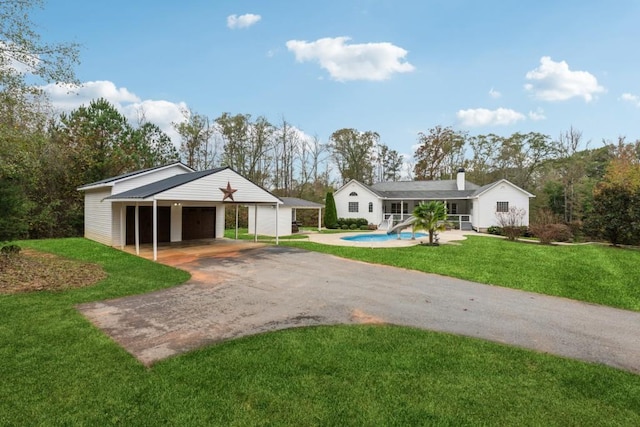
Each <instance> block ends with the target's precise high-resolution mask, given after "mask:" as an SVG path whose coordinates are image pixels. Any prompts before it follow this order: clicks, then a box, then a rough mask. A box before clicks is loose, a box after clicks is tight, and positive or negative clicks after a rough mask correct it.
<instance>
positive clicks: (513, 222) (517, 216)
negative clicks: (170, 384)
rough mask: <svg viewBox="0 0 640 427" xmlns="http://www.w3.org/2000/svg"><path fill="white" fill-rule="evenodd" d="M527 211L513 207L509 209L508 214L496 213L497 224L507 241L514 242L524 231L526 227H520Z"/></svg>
mask: <svg viewBox="0 0 640 427" xmlns="http://www.w3.org/2000/svg"><path fill="white" fill-rule="evenodd" d="M526 215H527V211H526V210H524V209H521V208H517V207H515V206H513V207H511V208H509V211H508V212H496V218H497V219H498V224H499V225H500V226H501V227H502V231H503V233H504V235H505V236H507V239H509V240H516V239H517V238H518V237H520V236H522V235H523V234H524V232H525V231H526V227H523V226H522V222H523V220H524V217H525V216H526Z"/></svg>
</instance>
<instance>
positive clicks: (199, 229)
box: [78, 162, 291, 259]
mask: <svg viewBox="0 0 640 427" xmlns="http://www.w3.org/2000/svg"><path fill="white" fill-rule="evenodd" d="M78 190H79V191H82V192H84V201H85V203H84V220H85V231H84V236H85V237H86V238H88V239H91V240H95V241H97V242H100V243H104V244H105V245H109V246H119V247H122V248H124V246H125V245H133V244H135V245H136V252H137V253H139V247H140V244H142V243H153V253H154V259H157V245H158V243H160V242H180V241H185V240H194V239H203V238H220V237H224V228H225V210H226V209H227V208H229V207H230V208H232V209H237V206H239V205H250V206H254V208H255V207H257V206H268V207H269V209H273V212H274V214H273V215H272V216H270V217H268V218H265V220H266V221H272V222H273V229H274V234H273V235H274V236H275V237H276V243H277V241H278V236H279V234H280V233H279V232H280V230H279V229H278V224H280V222H279V221H278V211H279V206H281V205H282V204H283V202H282V200H281V199H280V198H278V197H276V196H275V195H273V194H271V193H270V192H269V191H267V190H265V189H264V188H262V187H260V186H258V185H256V184H254V183H253V182H251V181H249V180H248V179H246V178H245V177H243V176H242V175H240V174H239V173H237V172H236V171H234V170H233V169H231V168H229V167H221V168H216V169H211V170H206V171H194V170H193V169H191V168H189V167H188V166H186V165H184V164H182V163H180V162H177V163H173V164H170V165H166V166H160V167H155V168H150V169H144V170H139V171H135V172H131V173H127V174H124V175H120V176H116V177H113V178H108V179H104V180H101V181H97V182H93V183H91V184H86V185H83V186H81V187H79V188H78ZM260 221H262V219H261V218H260V215H258V222H260ZM236 225H237V224H236ZM290 229H291V223H290V222H289V231H288V232H287V231H286V227H285V229H284V230H283V231H284V232H285V234H290Z"/></svg>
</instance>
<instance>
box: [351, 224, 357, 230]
mask: <svg viewBox="0 0 640 427" xmlns="http://www.w3.org/2000/svg"><path fill="white" fill-rule="evenodd" d="M357 229H358V226H357V225H356V224H351V225H350V226H349V230H357Z"/></svg>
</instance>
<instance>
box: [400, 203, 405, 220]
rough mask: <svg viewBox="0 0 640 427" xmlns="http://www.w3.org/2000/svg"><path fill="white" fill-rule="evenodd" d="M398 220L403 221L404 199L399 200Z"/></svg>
mask: <svg viewBox="0 0 640 427" xmlns="http://www.w3.org/2000/svg"><path fill="white" fill-rule="evenodd" d="M400 222H404V200H400Z"/></svg>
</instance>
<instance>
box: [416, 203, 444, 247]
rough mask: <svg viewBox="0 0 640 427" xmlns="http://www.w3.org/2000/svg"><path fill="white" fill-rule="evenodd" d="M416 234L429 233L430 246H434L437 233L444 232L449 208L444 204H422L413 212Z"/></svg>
mask: <svg viewBox="0 0 640 427" xmlns="http://www.w3.org/2000/svg"><path fill="white" fill-rule="evenodd" d="M413 217H414V218H415V219H416V220H415V221H414V222H413V230H414V232H415V231H417V230H426V231H427V232H428V233H429V245H431V246H432V245H433V236H434V235H435V234H436V231H444V229H445V220H446V219H447V208H446V206H445V204H444V203H443V202H436V201H431V202H420V204H419V205H418V206H416V208H415V209H414V210H413Z"/></svg>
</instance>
